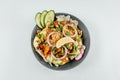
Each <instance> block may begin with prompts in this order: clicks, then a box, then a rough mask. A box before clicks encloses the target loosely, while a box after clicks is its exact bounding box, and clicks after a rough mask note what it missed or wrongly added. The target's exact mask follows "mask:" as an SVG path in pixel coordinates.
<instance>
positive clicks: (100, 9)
mask: <svg viewBox="0 0 120 80" xmlns="http://www.w3.org/2000/svg"><path fill="white" fill-rule="evenodd" d="M50 9H53V10H55V12H65V13H70V14H73V15H74V16H76V17H78V18H79V19H81V20H82V21H83V22H84V23H85V25H86V26H87V28H88V30H89V32H90V37H91V46H90V51H89V53H88V55H87V57H86V59H85V60H84V61H83V62H82V63H81V64H80V65H79V66H77V67H75V68H73V69H71V70H67V71H54V70H50V69H48V68H46V67H44V66H43V65H41V64H40V63H39V62H38V61H37V59H36V58H35V56H34V55H33V52H32V50H31V45H30V39H31V33H32V30H33V28H34V26H35V20H34V17H35V14H36V13H37V12H39V11H40V12H42V11H43V10H50ZM119 35H120V0H0V80H61V79H62V80H73V79H76V80H77V79H79V80H120V46H119V45H120V36H119Z"/></svg>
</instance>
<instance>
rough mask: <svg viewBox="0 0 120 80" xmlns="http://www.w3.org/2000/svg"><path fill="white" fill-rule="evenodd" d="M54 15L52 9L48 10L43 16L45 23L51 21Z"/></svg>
mask: <svg viewBox="0 0 120 80" xmlns="http://www.w3.org/2000/svg"><path fill="white" fill-rule="evenodd" d="M54 17H55V12H54V10H50V11H49V12H48V13H47V15H46V16H45V25H46V24H47V23H48V22H50V23H53V21H54Z"/></svg>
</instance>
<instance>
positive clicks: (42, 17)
mask: <svg viewBox="0 0 120 80" xmlns="http://www.w3.org/2000/svg"><path fill="white" fill-rule="evenodd" d="M46 14H47V10H44V11H43V12H42V14H41V18H40V23H41V25H42V27H45V23H44V20H45V16H46Z"/></svg>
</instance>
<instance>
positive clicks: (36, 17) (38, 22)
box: [35, 12, 43, 29]
mask: <svg viewBox="0 0 120 80" xmlns="http://www.w3.org/2000/svg"><path fill="white" fill-rule="evenodd" d="M40 17H41V13H40V12H38V13H37V14H36V16H35V21H36V24H37V25H38V27H40V28H41V29H42V28H43V27H42V25H41V24H40Z"/></svg>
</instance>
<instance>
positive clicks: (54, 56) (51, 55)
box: [51, 46, 67, 60]
mask: <svg viewBox="0 0 120 80" xmlns="http://www.w3.org/2000/svg"><path fill="white" fill-rule="evenodd" d="M63 47H64V46H63ZM64 49H65V54H64V56H62V57H61V58H56V57H55V56H54V54H53V52H51V56H52V57H53V58H54V59H56V60H62V59H64V58H65V57H66V56H67V49H66V47H64Z"/></svg>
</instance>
